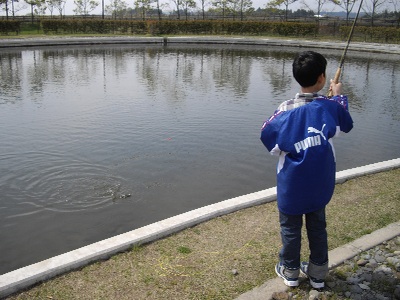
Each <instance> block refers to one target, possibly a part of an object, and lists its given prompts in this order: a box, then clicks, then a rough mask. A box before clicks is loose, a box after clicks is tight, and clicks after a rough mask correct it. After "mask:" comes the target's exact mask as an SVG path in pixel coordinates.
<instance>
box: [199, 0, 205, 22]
mask: <svg viewBox="0 0 400 300" xmlns="http://www.w3.org/2000/svg"><path fill="white" fill-rule="evenodd" d="M200 6H201V14H202V16H203V20H205V18H206V9H205V8H206V0H200Z"/></svg>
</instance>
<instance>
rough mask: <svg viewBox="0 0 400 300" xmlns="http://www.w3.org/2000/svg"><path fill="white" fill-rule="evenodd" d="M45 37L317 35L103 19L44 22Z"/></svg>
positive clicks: (269, 27) (238, 25) (313, 29)
mask: <svg viewBox="0 0 400 300" xmlns="http://www.w3.org/2000/svg"><path fill="white" fill-rule="evenodd" d="M41 26H42V29H43V31H44V33H46V34H51V33H55V34H59V33H123V34H150V35H168V34H229V35H281V36H310V35H315V34H316V33H317V26H316V24H314V23H312V24H310V23H283V22H257V21H244V22H242V21H212V20H209V21H207V20H196V21H180V20H172V21H171V20H163V21H129V20H127V21H125V20H103V19H97V20H96V19H90V20H85V19H66V20H42V22H41Z"/></svg>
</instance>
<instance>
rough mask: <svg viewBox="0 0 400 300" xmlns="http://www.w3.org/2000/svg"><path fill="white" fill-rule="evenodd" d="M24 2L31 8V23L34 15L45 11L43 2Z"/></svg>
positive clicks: (41, 0) (28, 0)
mask: <svg viewBox="0 0 400 300" xmlns="http://www.w3.org/2000/svg"><path fill="white" fill-rule="evenodd" d="M25 2H26V3H28V5H30V6H31V18H32V23H33V16H34V14H35V13H36V14H39V13H41V12H44V10H46V5H45V0H25Z"/></svg>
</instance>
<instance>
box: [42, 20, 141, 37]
mask: <svg viewBox="0 0 400 300" xmlns="http://www.w3.org/2000/svg"><path fill="white" fill-rule="evenodd" d="M41 26H42V29H43V32H44V33H45V34H49V33H129V34H147V24H146V22H143V21H127V20H103V19H90V20H85V19H66V20H42V21H41Z"/></svg>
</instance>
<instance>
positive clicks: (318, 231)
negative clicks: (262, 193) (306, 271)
mask: <svg viewBox="0 0 400 300" xmlns="http://www.w3.org/2000/svg"><path fill="white" fill-rule="evenodd" d="M305 220H306V229H307V236H308V243H309V247H310V263H312V264H314V265H316V266H323V265H327V263H328V236H327V233H326V218H325V207H324V208H323V209H320V210H317V211H314V212H311V213H308V214H305ZM279 221H280V225H281V237H282V244H283V246H282V249H281V251H280V253H279V257H280V260H281V262H282V264H283V265H284V266H285V267H287V268H290V269H298V268H299V267H300V249H301V228H302V226H303V215H286V214H284V213H282V212H280V213H279Z"/></svg>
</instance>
